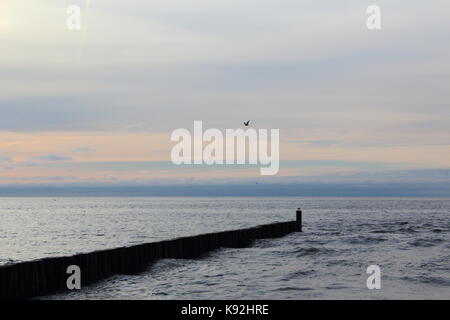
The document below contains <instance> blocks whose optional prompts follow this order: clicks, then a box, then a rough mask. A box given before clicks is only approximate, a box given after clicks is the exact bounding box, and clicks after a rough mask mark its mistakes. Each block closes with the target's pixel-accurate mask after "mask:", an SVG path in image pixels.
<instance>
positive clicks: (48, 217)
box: [0, 197, 450, 300]
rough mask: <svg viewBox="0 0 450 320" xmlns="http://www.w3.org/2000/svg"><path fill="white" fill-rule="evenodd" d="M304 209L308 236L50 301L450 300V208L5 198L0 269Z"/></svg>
mask: <svg viewBox="0 0 450 320" xmlns="http://www.w3.org/2000/svg"><path fill="white" fill-rule="evenodd" d="M299 207H301V208H302V211H303V232H295V233H292V234H289V235H287V236H285V237H282V238H278V239H264V240H257V241H255V242H254V243H253V244H252V245H251V246H250V247H248V248H239V249H230V248H224V249H218V250H215V251H213V252H210V253H208V254H207V255H205V256H203V257H202V258H199V259H195V260H177V259H163V260H159V261H157V262H155V263H153V264H151V265H148V267H147V269H146V270H145V271H144V272H142V273H140V274H137V275H115V276H112V277H110V278H108V279H106V280H104V281H101V282H98V283H96V284H93V285H90V286H86V287H83V288H82V289H81V290H74V291H71V292H68V293H58V294H54V295H51V296H46V297H41V298H43V299H276V300H286V299H450V199H429V198H301V197H286V198H270V197H265V198H262V197H255V198H250V197H249V198H247V197H234V198H231V197H219V198H199V197H161V198H155V197H110V198H107V197H105V198H96V197H67V198H62V197H61V198H42V197H36V198H23V197H22V198H21V197H16V198H0V265H5V264H14V263H18V262H22V261H29V260H35V259H40V258H44V257H57V256H66V255H73V254H76V253H81V252H91V251H95V250H99V249H107V248H115V247H122V246H128V245H134V244H140V243H147V242H152V241H160V240H164V239H173V238H177V237H181V236H188V235H196V234H202V233H209V232H214V231H223V230H233V229H240V228H246V227H252V226H257V225H260V224H266V223H271V222H276V221H289V220H295V211H296V209H297V208H299ZM369 266H372V268H373V266H376V267H377V268H379V269H378V270H379V271H380V277H379V279H380V287H379V289H373V288H372V289H369V288H368V284H367V280H368V278H369V277H370V276H371V272H369V273H368V268H369ZM370 270H373V269H370V268H369V271H370ZM369 287H370V286H369Z"/></svg>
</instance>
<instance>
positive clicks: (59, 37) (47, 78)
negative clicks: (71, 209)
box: [0, 0, 450, 186]
mask: <svg viewBox="0 0 450 320" xmlns="http://www.w3.org/2000/svg"><path fill="white" fill-rule="evenodd" d="M71 4H75V5H79V6H80V7H81V9H82V10H81V16H82V25H81V29H80V30H69V29H68V28H67V26H66V21H67V18H68V13H67V11H66V10H67V7H68V6H69V5H71ZM372 4H376V5H378V6H380V8H381V22H382V28H381V30H368V28H367V27H366V20H367V18H368V15H367V13H366V9H367V7H368V6H369V5H372ZM449 35H450V3H449V2H448V1H444V0H434V1H432V3H430V2H427V1H420V0H408V1H406V0H405V1H403V0H395V1H386V0H380V1H364V0H363V1H361V0H345V1H333V0H308V1H306V0H258V1H256V0H245V1H242V0H239V1H237V0H227V1H224V0H214V1H212V0H208V1H207V0H154V1H137V0H128V1H120V0H71V1H69V0H2V1H1V3H0V112H1V117H0V186H10V185H23V186H28V185H39V186H42V185H55V184H56V185H61V184H63V185H77V186H79V185H102V184H103V185H111V184H113V185H164V184H167V185H173V184H181V185H186V184H187V185H189V184H224V185H230V186H232V185H234V184H236V183H240V182H242V183H249V182H254V181H257V182H258V183H276V184H279V183H317V182H321V183H336V182H346V183H347V182H358V183H359V182H374V183H390V182H402V183H410V182H411V181H412V182H420V183H435V182H436V183H437V182H439V183H442V182H450V174H449V173H450V161H449V159H450V108H449V101H450V42H449V41H448V39H449ZM248 119H251V123H252V126H253V127H254V128H266V129H271V128H275V129H279V130H280V156H281V162H280V171H279V173H278V174H277V176H272V177H261V176H260V174H259V169H258V168H257V167H255V166H227V167H221V166H214V167H208V166H206V165H204V166H194V167H193V166H181V167H180V166H175V165H174V164H172V163H171V161H170V151H171V148H172V147H173V146H174V142H172V141H171V140H170V134H171V133H172V131H173V130H175V129H177V128H187V129H189V130H192V128H193V122H194V121H195V120H202V121H203V125H204V127H206V128H218V129H220V130H225V129H226V128H240V127H241V126H242V121H244V120H248Z"/></svg>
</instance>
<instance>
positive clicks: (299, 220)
mask: <svg viewBox="0 0 450 320" xmlns="http://www.w3.org/2000/svg"><path fill="white" fill-rule="evenodd" d="M297 231H300V232H302V231H303V230H302V210H301V208H298V209H297Z"/></svg>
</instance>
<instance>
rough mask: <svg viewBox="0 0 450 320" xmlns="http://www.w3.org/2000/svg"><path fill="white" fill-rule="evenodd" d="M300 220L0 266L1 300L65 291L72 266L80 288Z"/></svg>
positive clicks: (246, 241) (245, 242)
mask: <svg viewBox="0 0 450 320" xmlns="http://www.w3.org/2000/svg"><path fill="white" fill-rule="evenodd" d="M301 215H302V214H301V210H297V220H296V221H288V222H277V223H271V224H266V225H261V226H257V227H253V228H247V229H240V230H232V231H223V232H215V233H208V234H202V235H196V236H189V237H183V238H177V239H173V240H165V241H159V242H152V243H146V244H139V245H134V246H129V247H123V248H114V249H109V250H100V251H95V252H90V253H83V254H77V255H73V256H68V257H56V258H45V259H40V260H34V261H28V262H21V263H17V264H12V265H5V266H0V299H1V300H5V299H29V298H33V297H38V296H43V295H48V294H51V293H55V292H60V291H65V290H68V288H67V284H66V282H67V278H68V276H69V275H68V274H67V268H68V267H69V266H72V265H75V266H78V267H79V268H80V270H81V284H82V286H86V285H89V284H92V283H94V282H97V281H99V280H103V279H106V278H108V277H110V276H112V275H115V274H136V273H139V272H142V271H144V270H145V269H146V266H148V264H150V263H152V262H154V261H156V260H158V259H165V258H175V259H194V258H198V257H200V256H201V255H203V254H205V253H207V252H209V251H211V250H214V249H218V248H243V247H247V246H249V245H250V244H251V242H252V241H253V240H256V239H266V238H278V237H282V236H285V235H287V234H288V233H291V232H294V231H302V219H301Z"/></svg>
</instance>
